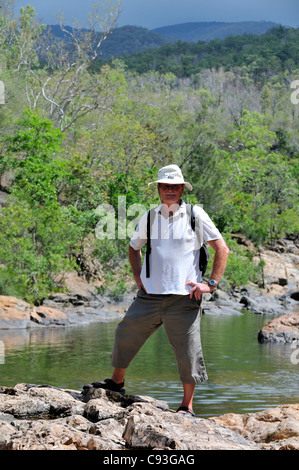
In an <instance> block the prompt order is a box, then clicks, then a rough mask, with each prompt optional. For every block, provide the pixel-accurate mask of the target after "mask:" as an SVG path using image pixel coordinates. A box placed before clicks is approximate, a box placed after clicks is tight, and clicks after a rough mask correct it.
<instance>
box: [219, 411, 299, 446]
mask: <svg viewBox="0 0 299 470" xmlns="http://www.w3.org/2000/svg"><path fill="white" fill-rule="evenodd" d="M210 420H211V421H213V422H214V423H217V424H219V425H220V426H225V427H227V428H228V429H231V430H232V431H235V432H237V433H239V434H240V435H241V436H243V437H245V438H246V439H249V440H250V441H254V442H256V443H257V444H259V445H260V447H261V448H262V449H263V450H299V404H294V405H282V406H278V407H276V408H269V409H267V410H265V411H258V412H256V413H246V414H244V415H241V414H235V413H227V414H225V415H222V416H218V417H213V418H210Z"/></svg>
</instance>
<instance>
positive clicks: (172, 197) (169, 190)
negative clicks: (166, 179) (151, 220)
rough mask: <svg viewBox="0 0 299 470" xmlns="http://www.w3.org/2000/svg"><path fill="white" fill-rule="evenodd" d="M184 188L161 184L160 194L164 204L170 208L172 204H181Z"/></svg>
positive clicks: (182, 186)
mask: <svg viewBox="0 0 299 470" xmlns="http://www.w3.org/2000/svg"><path fill="white" fill-rule="evenodd" d="M184 188H185V186H184V185H183V184H165V183H159V184H158V192H159V196H160V199H161V202H162V204H166V205H167V206H168V207H169V206H171V205H172V204H179V202H180V199H181V197H182V195H183V192H184Z"/></svg>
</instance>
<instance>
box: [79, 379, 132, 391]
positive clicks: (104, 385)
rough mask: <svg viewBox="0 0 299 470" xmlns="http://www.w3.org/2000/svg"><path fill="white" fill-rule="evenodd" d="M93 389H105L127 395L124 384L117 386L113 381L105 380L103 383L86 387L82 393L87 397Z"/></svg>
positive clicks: (93, 383)
mask: <svg viewBox="0 0 299 470" xmlns="http://www.w3.org/2000/svg"><path fill="white" fill-rule="evenodd" d="M92 388H103V389H105V390H110V391H112V392H118V393H120V394H121V395H124V394H125V389H124V382H122V383H120V384H117V383H116V382H114V380H112V379H105V380H104V381H103V382H92V383H91V384H88V385H84V386H83V392H82V393H83V395H86V393H87V392H88V391H89V390H90V389H92Z"/></svg>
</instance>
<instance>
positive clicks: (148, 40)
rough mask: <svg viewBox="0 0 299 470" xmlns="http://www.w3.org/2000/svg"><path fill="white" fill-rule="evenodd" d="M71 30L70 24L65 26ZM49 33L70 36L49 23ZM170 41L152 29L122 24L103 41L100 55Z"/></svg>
mask: <svg viewBox="0 0 299 470" xmlns="http://www.w3.org/2000/svg"><path fill="white" fill-rule="evenodd" d="M66 29H67V30H71V29H72V28H71V27H70V26H66ZM49 33H50V34H51V35H53V36H54V37H56V38H59V39H62V40H64V41H69V40H70V37H69V36H68V35H67V34H66V33H63V32H62V30H61V28H60V26H59V25H49V26H47V29H46V34H49ZM169 42H172V40H171V39H169V38H167V37H165V36H162V35H160V34H158V33H156V32H154V31H150V30H148V29H146V28H142V27H139V26H122V27H121V28H115V29H114V30H113V32H112V34H111V35H110V36H108V38H107V39H106V40H105V41H104V42H103V44H102V47H101V57H102V58H103V59H109V58H110V57H122V56H123V55H126V54H127V55H130V54H133V53H134V52H142V51H144V50H147V49H154V48H156V47H160V46H162V45H163V44H166V43H169Z"/></svg>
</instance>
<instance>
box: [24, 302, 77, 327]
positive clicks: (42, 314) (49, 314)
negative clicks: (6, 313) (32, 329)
mask: <svg viewBox="0 0 299 470" xmlns="http://www.w3.org/2000/svg"><path fill="white" fill-rule="evenodd" d="M30 320H31V321H33V322H36V323H38V324H40V325H44V326H49V325H53V324H55V325H61V326H66V325H68V324H69V321H68V317H67V315H66V314H65V313H64V312H62V311H60V310H57V309H56V308H51V307H46V306H43V305H42V306H40V307H35V308H33V310H32V312H31V313H30Z"/></svg>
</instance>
